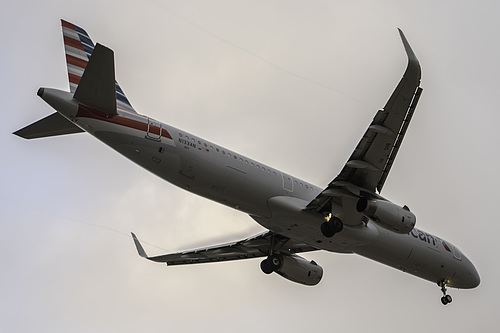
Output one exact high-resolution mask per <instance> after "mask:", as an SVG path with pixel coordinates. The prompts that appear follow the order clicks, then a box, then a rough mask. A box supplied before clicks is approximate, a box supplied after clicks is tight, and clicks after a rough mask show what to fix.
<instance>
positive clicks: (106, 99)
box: [73, 44, 117, 115]
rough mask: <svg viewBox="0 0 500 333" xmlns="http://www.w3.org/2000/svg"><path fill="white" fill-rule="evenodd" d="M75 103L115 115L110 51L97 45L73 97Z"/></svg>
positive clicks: (113, 71) (113, 63)
mask: <svg viewBox="0 0 500 333" xmlns="http://www.w3.org/2000/svg"><path fill="white" fill-rule="evenodd" d="M73 98H74V99H76V100H77V101H79V102H81V103H83V104H85V105H87V106H89V107H92V108H95V109H97V110H99V111H102V112H105V113H107V114H111V115H116V114H117V112H116V86H115V61H114V53H113V51H112V50H111V49H108V48H107V47H105V46H103V45H101V44H97V45H96V46H95V48H94V51H93V52H92V55H91V56H90V59H89V62H88V64H87V67H86V68H85V71H84V72H83V75H82V78H81V80H80V83H79V84H78V88H76V91H75V95H74V96H73Z"/></svg>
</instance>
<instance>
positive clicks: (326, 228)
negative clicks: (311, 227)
mask: <svg viewBox="0 0 500 333" xmlns="http://www.w3.org/2000/svg"><path fill="white" fill-rule="evenodd" d="M342 229H344V223H342V220H341V219H339V218H338V217H335V216H333V217H331V218H330V219H329V220H328V221H325V222H323V223H322V224H321V233H322V234H323V236H325V237H328V238H330V237H333V235H335V234H336V233H338V232H341V231H342Z"/></svg>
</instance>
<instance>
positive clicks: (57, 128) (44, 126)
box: [14, 112, 83, 139]
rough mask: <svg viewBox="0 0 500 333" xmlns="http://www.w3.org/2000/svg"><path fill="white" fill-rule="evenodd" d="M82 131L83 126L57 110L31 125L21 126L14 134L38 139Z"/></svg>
mask: <svg viewBox="0 0 500 333" xmlns="http://www.w3.org/2000/svg"><path fill="white" fill-rule="evenodd" d="M80 132H83V130H82V129H81V128H79V127H78V126H76V125H75V124H73V123H72V122H71V121H69V120H67V119H66V118H64V117H63V116H61V115H60V114H59V113H57V112H56V113H53V114H51V115H50V116H47V117H45V118H43V119H40V120H39V121H37V122H35V123H33V124H31V125H28V126H26V127H24V128H21V129H20V130H18V131H16V132H14V134H15V135H17V136H20V137H21V138H24V139H37V138H45V137H48V136H56V135H64V134H73V133H80Z"/></svg>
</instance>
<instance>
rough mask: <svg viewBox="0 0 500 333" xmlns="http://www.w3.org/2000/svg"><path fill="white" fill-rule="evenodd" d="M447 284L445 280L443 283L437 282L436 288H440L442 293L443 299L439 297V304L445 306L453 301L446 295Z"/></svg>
mask: <svg viewBox="0 0 500 333" xmlns="http://www.w3.org/2000/svg"><path fill="white" fill-rule="evenodd" d="M447 283H448V281H447V280H443V281H440V282H438V286H440V287H441V291H442V292H443V297H441V303H443V305H447V304H449V303H451V301H453V299H452V298H451V296H450V295H448V294H446V285H447Z"/></svg>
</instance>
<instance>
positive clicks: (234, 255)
mask: <svg viewBox="0 0 500 333" xmlns="http://www.w3.org/2000/svg"><path fill="white" fill-rule="evenodd" d="M132 238H133V239H134V243H135V246H136V249H137V252H138V253H139V255H140V256H141V257H143V258H146V259H149V260H151V261H156V262H164V263H166V264H167V265H169V266H173V265H187V264H201V263H207V262H219V261H230V260H239V259H250V258H258V257H266V256H268V255H269V254H270V253H281V254H294V253H300V252H309V251H315V250H317V249H316V248H314V247H312V246H309V245H307V244H304V243H302V242H299V241H296V240H293V239H290V238H287V237H285V236H282V235H279V234H275V233H273V232H271V231H267V232H264V233H261V234H259V235H256V236H253V237H250V238H247V239H243V240H240V241H237V242H234V243H228V244H221V245H216V246H212V247H207V248H201V249H196V250H191V251H184V252H178V253H171V254H164V255H159V256H154V257H149V256H148V255H147V254H146V252H145V251H144V248H143V247H142V245H141V243H140V242H139V240H138V239H137V237H136V235H135V234H134V233H132ZM271 247H272V251H270V248H271Z"/></svg>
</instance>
